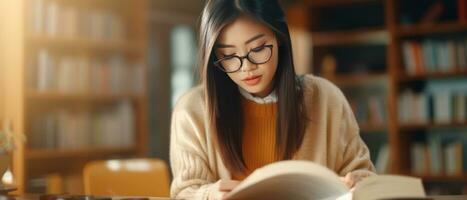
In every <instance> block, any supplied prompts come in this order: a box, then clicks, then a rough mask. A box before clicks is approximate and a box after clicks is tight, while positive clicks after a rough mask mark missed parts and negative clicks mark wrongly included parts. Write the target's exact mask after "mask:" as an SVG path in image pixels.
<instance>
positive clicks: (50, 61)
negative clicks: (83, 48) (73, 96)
mask: <svg viewBox="0 0 467 200" xmlns="http://www.w3.org/2000/svg"><path fill="white" fill-rule="evenodd" d="M37 57H38V58H37V64H36V65H34V64H32V65H31V67H30V69H29V70H30V72H29V74H30V75H31V76H32V77H31V79H34V80H33V81H30V83H31V82H32V85H31V87H32V88H34V89H35V90H37V91H39V92H60V93H79V94H83V93H93V94H140V93H142V92H143V90H144V80H145V76H144V67H143V65H142V64H138V63H130V62H127V61H126V60H125V58H124V57H123V56H121V55H118V54H117V55H114V56H110V57H108V58H94V57H85V56H75V55H60V56H58V55H56V54H52V53H51V52H49V51H48V50H47V49H40V50H39V51H38V52H37ZM34 66H37V67H34ZM34 73H36V74H34ZM34 82H35V83H34Z"/></svg>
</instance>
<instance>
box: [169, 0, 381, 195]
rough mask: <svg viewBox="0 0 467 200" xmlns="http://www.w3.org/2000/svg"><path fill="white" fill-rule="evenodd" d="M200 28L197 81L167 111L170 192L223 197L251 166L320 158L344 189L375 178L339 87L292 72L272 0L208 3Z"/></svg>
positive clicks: (280, 16)
mask: <svg viewBox="0 0 467 200" xmlns="http://www.w3.org/2000/svg"><path fill="white" fill-rule="evenodd" d="M199 31H200V37H199V40H200V46H199V48H200V59H199V61H200V62H199V65H200V67H201V76H202V85H201V86H198V87H196V88H194V89H192V90H191V91H189V92H188V93H187V94H185V95H184V96H183V97H182V98H181V99H180V100H179V101H178V103H177V105H176V107H175V109H174V111H173V115H172V126H171V144H170V158H171V166H172V171H173V182H172V188H171V196H172V197H175V198H187V199H221V198H222V195H224V194H225V192H228V191H230V190H231V189H233V188H234V187H235V186H236V185H237V184H238V181H241V180H242V179H244V178H245V177H246V176H248V175H249V174H250V173H251V172H252V171H254V170H255V169H257V168H259V167H262V166H264V165H266V164H269V163H273V162H276V161H280V160H290V159H294V160H310V161H313V162H316V163H319V164H322V165H324V166H326V167H328V168H330V169H332V170H334V171H335V172H336V173H338V174H340V175H341V176H342V180H343V181H344V182H345V183H346V184H347V185H348V186H349V187H352V186H353V185H354V184H355V183H356V182H357V181H359V180H360V179H361V178H363V177H365V176H368V175H371V174H373V172H374V167H373V164H372V163H371V161H370V155H369V152H368V149H367V147H366V145H365V144H364V143H363V142H362V140H361V138H360V136H359V128H358V125H357V123H356V121H355V118H354V116H353V113H352V111H351V109H350V107H349V104H348V103H347V101H346V99H345V97H344V95H343V94H342V93H341V91H340V90H339V89H338V88H337V87H335V86H334V85H333V84H331V83H330V82H328V81H326V80H324V79H321V78H318V77H315V76H312V75H306V76H301V77H298V76H296V74H295V71H294V65H293V62H292V60H293V59H292V47H291V42H290V36H289V32H288V28H287V23H286V21H285V18H284V13H283V11H282V9H281V7H280V5H279V3H278V2H277V1H276V0H209V1H208V2H207V4H206V6H205V8H204V10H203V13H202V16H201V24H200V30H199Z"/></svg>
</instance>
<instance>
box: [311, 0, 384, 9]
mask: <svg viewBox="0 0 467 200" xmlns="http://www.w3.org/2000/svg"><path fill="white" fill-rule="evenodd" d="M305 2H306V3H307V4H309V5H311V6H314V7H329V6H352V5H355V4H373V3H381V2H382V1H381V0H305Z"/></svg>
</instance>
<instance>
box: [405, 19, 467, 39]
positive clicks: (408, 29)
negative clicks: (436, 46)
mask: <svg viewBox="0 0 467 200" xmlns="http://www.w3.org/2000/svg"><path fill="white" fill-rule="evenodd" d="M461 31H467V23H463V24H461V23H459V22H457V21H454V22H444V23H438V24H420V25H404V26H400V27H398V28H397V31H396V35H398V36H401V37H405V36H420V35H432V34H440V33H452V32H461Z"/></svg>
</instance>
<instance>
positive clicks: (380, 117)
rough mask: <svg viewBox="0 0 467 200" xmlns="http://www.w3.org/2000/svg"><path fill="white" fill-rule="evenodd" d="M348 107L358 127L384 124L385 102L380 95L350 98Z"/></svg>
mask: <svg viewBox="0 0 467 200" xmlns="http://www.w3.org/2000/svg"><path fill="white" fill-rule="evenodd" d="M350 106H351V107H352V110H353V112H354V114H355V117H356V119H357V121H358V123H359V124H360V125H367V126H381V125H383V124H385V122H386V116H387V115H386V113H387V112H386V107H387V106H386V101H385V97H384V96H382V95H371V96H369V97H368V96H360V97H358V98H352V99H351V101H350Z"/></svg>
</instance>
